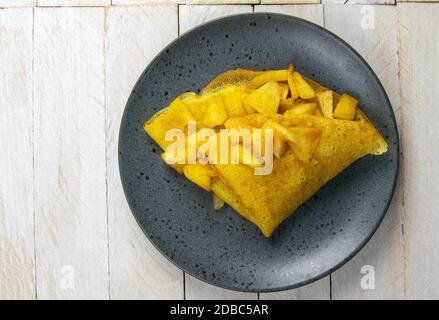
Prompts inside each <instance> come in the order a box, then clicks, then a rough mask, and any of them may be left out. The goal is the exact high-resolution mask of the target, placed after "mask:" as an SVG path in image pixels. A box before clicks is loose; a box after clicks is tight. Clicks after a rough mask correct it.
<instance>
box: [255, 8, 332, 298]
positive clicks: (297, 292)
mask: <svg viewBox="0 0 439 320" xmlns="http://www.w3.org/2000/svg"><path fill="white" fill-rule="evenodd" d="M255 12H274V13H283V14H288V15H292V16H296V17H299V18H302V19H306V20H309V21H311V22H313V23H316V24H319V25H323V7H322V6H321V5H260V6H255ZM329 298H330V285H329V276H327V277H325V278H323V279H321V280H319V281H317V282H314V283H312V284H309V285H307V286H304V287H301V288H298V289H293V290H285V291H280V292H274V293H261V294H260V299H267V300H268V299H286V300H298V299H307V300H317V299H319V300H322V299H329Z"/></svg>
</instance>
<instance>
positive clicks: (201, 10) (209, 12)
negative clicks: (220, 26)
mask: <svg viewBox="0 0 439 320" xmlns="http://www.w3.org/2000/svg"><path fill="white" fill-rule="evenodd" d="M248 12H252V7H251V6H249V5H227V6H214V5H209V6H195V5H182V6H180V10H179V22H180V33H183V32H186V31H187V30H189V29H191V28H193V27H196V26H197V25H199V24H202V23H204V22H206V21H209V20H212V19H216V18H220V17H223V16H227V15H231V14H238V13H248Z"/></svg>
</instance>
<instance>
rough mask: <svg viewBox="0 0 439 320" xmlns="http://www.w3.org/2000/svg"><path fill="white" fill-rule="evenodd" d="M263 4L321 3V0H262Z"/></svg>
mask: <svg viewBox="0 0 439 320" xmlns="http://www.w3.org/2000/svg"><path fill="white" fill-rule="evenodd" d="M260 3H261V4H275V5H276V4H279V5H292V4H294V5H296V4H299V5H300V4H309V3H314V4H316V3H320V0H261V2H260Z"/></svg>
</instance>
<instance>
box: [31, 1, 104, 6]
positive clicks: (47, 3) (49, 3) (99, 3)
mask: <svg viewBox="0 0 439 320" xmlns="http://www.w3.org/2000/svg"><path fill="white" fill-rule="evenodd" d="M110 4H111V0H38V3H37V5H38V6H44V7H61V6H69V7H73V6H78V7H79V6H109V5H110Z"/></svg>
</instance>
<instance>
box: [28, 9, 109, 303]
mask: <svg viewBox="0 0 439 320" xmlns="http://www.w3.org/2000/svg"><path fill="white" fill-rule="evenodd" d="M34 28H35V29H34V37H35V40H34V48H35V49H34V50H35V52H34V101H35V102H34V108H35V117H34V119H35V120H34V121H35V133H34V135H35V138H34V140H35V147H34V149H35V212H36V220H35V231H36V233H35V237H36V253H37V255H36V262H37V268H36V270H37V292H38V298H41V299H60V298H62V299H64V298H65V299H76V298H86V299H95V298H100V299H105V298H108V294H109V290H108V280H109V278H108V250H107V248H108V241H107V240H108V239H107V207H106V182H105V104H104V57H103V52H104V9H103V8H44V9H42V8H36V9H35V27H34Z"/></svg>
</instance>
